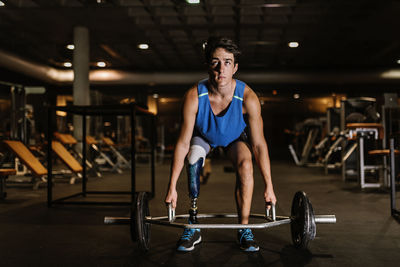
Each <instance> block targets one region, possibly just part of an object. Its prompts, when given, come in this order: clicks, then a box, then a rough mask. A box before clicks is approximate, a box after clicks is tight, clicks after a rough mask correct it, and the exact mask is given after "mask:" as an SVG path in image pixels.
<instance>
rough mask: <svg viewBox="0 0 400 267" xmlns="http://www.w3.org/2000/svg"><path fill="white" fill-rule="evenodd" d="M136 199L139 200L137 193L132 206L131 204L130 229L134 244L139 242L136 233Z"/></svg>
mask: <svg viewBox="0 0 400 267" xmlns="http://www.w3.org/2000/svg"><path fill="white" fill-rule="evenodd" d="M136 199H137V193H135V195H134V198H133V201H132V204H131V222H130V228H131V240H132V241H133V242H136V241H137V233H136Z"/></svg>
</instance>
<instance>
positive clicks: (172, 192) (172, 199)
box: [165, 189, 178, 209]
mask: <svg viewBox="0 0 400 267" xmlns="http://www.w3.org/2000/svg"><path fill="white" fill-rule="evenodd" d="M177 202H178V192H176V189H169V190H168V192H167V196H166V197H165V203H167V204H168V203H171V204H172V209H175V208H176V203H177Z"/></svg>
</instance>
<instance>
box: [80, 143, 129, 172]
mask: <svg viewBox="0 0 400 267" xmlns="http://www.w3.org/2000/svg"><path fill="white" fill-rule="evenodd" d="M86 143H87V144H88V145H89V146H90V148H91V149H92V150H93V152H95V153H96V154H97V157H96V158H95V159H94V160H93V161H94V162H95V163H96V164H98V165H99V166H100V165H106V164H108V165H110V167H111V168H110V169H109V170H110V171H111V172H117V173H122V170H121V169H120V168H118V166H115V163H114V162H113V161H112V160H111V159H110V157H108V156H107V155H106V154H105V153H103V151H101V149H100V148H99V147H98V142H97V140H96V139H95V138H94V137H93V136H90V135H87V136H86ZM103 161H104V163H102V164H101V163H100V162H103ZM101 170H104V168H102V169H101Z"/></svg>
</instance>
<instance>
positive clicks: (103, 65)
mask: <svg viewBox="0 0 400 267" xmlns="http://www.w3.org/2000/svg"><path fill="white" fill-rule="evenodd" d="M96 65H97V67H100V68H104V67H105V66H106V63H105V62H104V61H99V62H97V64H96Z"/></svg>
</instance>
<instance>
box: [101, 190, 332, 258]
mask: <svg viewBox="0 0 400 267" xmlns="http://www.w3.org/2000/svg"><path fill="white" fill-rule="evenodd" d="M267 205H270V206H271V209H267V208H266V210H265V214H250V217H251V218H257V219H264V220H265V222H262V223H253V224H203V223H197V224H189V223H179V222H176V221H175V220H176V219H186V220H187V219H189V217H190V216H191V215H189V214H183V215H175V210H173V209H172V207H171V204H168V216H160V217H152V216H150V212H149V204H148V193H147V192H138V193H137V194H136V195H135V199H134V201H133V203H132V207H131V216H130V217H105V218H104V223H105V224H129V225H130V229H131V237H132V241H137V242H138V246H139V248H140V249H141V250H142V251H144V252H146V251H148V250H149V248H150V235H151V229H150V225H151V224H158V225H164V226H171V227H177V228H191V229H207V228H208V229H210V228H211V229H244V228H256V229H262V228H271V227H274V226H278V225H283V224H290V226H291V235H292V241H293V244H294V246H295V247H296V248H299V249H307V246H308V244H309V242H310V241H311V240H313V239H314V238H315V236H316V224H317V223H325V224H328V223H329V224H331V223H336V216H335V215H314V210H313V208H312V205H311V203H310V201H309V199H308V197H307V195H306V193H304V192H302V191H298V192H297V193H296V194H295V195H294V198H293V202H292V209H291V215H290V216H277V215H276V214H275V205H271V203H266V206H267ZM237 217H238V215H237V214H197V218H199V219H206V218H237Z"/></svg>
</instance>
